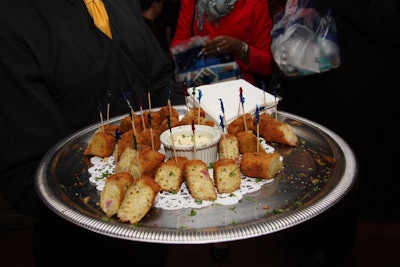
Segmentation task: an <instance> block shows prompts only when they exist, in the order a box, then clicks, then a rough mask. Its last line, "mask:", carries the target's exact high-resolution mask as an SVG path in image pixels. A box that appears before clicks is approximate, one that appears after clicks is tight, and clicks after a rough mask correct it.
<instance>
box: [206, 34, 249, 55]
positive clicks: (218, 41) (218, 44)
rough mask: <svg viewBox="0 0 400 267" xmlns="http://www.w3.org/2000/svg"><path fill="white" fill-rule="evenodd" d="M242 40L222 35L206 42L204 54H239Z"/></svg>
mask: <svg viewBox="0 0 400 267" xmlns="http://www.w3.org/2000/svg"><path fill="white" fill-rule="evenodd" d="M241 49H242V41H241V40H239V39H236V38H233V37H230V36H225V35H220V36H217V37H215V38H214V39H212V40H210V41H208V42H206V43H205V44H204V47H203V49H202V52H203V54H204V55H214V54H226V53H233V54H236V55H239V54H240V52H241Z"/></svg>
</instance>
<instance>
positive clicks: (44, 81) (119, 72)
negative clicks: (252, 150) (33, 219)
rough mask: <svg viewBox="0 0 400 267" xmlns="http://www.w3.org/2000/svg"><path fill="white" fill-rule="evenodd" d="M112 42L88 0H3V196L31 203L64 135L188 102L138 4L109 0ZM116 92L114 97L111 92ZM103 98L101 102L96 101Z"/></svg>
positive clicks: (0, 118) (0, 15)
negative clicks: (39, 169)
mask: <svg viewBox="0 0 400 267" xmlns="http://www.w3.org/2000/svg"><path fill="white" fill-rule="evenodd" d="M104 4H105V6H106V9H107V12H108V16H109V20H110V24H111V30H112V34H113V40H110V39H109V38H108V37H107V36H105V35H104V34H103V33H102V32H101V31H100V30H98V29H97V28H96V26H95V25H94V23H93V20H92V18H91V17H90V15H89V13H88V12H87V9H86V7H85V4H84V2H83V0H58V1H54V0H0V84H1V89H0V92H1V95H0V123H1V125H2V130H1V131H0V144H1V149H0V151H1V152H0V156H1V161H0V190H1V191H0V193H1V194H2V195H3V196H4V197H5V198H6V199H7V200H8V201H9V202H10V203H11V204H12V205H13V206H14V207H16V208H19V207H22V206H24V207H28V208H29V205H30V204H32V205H33V203H34V202H33V201H32V200H31V198H32V197H33V196H35V194H34V191H33V177H34V172H35V169H36V166H37V164H38V162H39V160H40V159H41V157H42V156H43V155H44V153H45V152H46V151H47V150H48V149H49V148H50V147H51V146H52V145H54V144H55V143H56V142H57V141H59V140H60V139H61V138H63V137H65V136H67V135H68V134H71V133H72V132H74V131H77V130H79V129H81V128H82V127H84V126H87V125H88V124H91V123H95V122H99V120H100V117H99V111H98V108H99V107H102V113H103V114H104V117H105V116H106V103H107V102H109V103H110V116H111V117H112V116H115V115H119V114H123V113H127V112H128V108H127V104H126V101H125V100H124V98H123V96H122V90H123V91H125V92H131V93H132V99H133V103H132V104H133V105H134V108H135V109H136V110H137V109H139V103H140V102H141V103H142V105H143V108H147V107H148V101H147V99H148V97H147V92H150V96H151V105H152V107H158V106H163V105H166V104H167V98H168V88H171V90H172V93H171V103H172V104H173V105H174V104H183V103H184V98H183V92H180V91H181V90H180V89H179V88H178V87H177V86H176V84H174V83H173V81H174V69H173V65H171V62H170V61H169V60H168V59H167V58H166V56H165V54H164V53H163V51H162V50H161V48H160V46H159V45H158V43H157V41H156V39H155V38H154V36H153V34H152V33H151V31H150V30H149V29H148V27H147V26H146V24H145V23H144V22H143V19H142V15H141V10H140V5H139V1H137V0H118V1H111V0H104ZM108 92H111V100H110V98H109V97H107V93H108ZM99 102H100V103H101V105H99Z"/></svg>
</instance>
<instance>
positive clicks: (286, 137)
mask: <svg viewBox="0 0 400 267" xmlns="http://www.w3.org/2000/svg"><path fill="white" fill-rule="evenodd" d="M259 129H260V136H261V137H263V138H264V139H265V141H267V142H276V143H280V144H285V145H289V146H297V143H298V138H297V135H296V134H295V133H294V132H293V129H292V127H291V126H290V125H289V124H287V123H284V122H279V121H277V120H275V118H273V117H272V116H271V115H269V114H267V113H263V114H261V115H260V120H259Z"/></svg>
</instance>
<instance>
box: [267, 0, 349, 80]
mask: <svg viewBox="0 0 400 267" xmlns="http://www.w3.org/2000/svg"><path fill="white" fill-rule="evenodd" d="M271 37H272V44H271V49H272V55H273V57H274V59H275V61H276V63H277V65H278V67H279V68H280V69H281V71H282V72H283V73H284V74H285V75H286V76H306V75H311V74H316V73H321V72H326V71H329V70H331V69H334V68H337V67H339V66H340V65H341V58H340V49H339V46H338V43H337V32H336V24H335V19H334V17H333V16H332V13H331V11H328V13H327V14H326V15H323V16H321V14H320V13H319V12H318V11H317V10H316V9H315V2H314V1H313V0H288V1H287V2H286V6H285V9H284V10H283V11H282V12H280V13H278V14H277V15H276V16H275V18H274V26H273V28H272V31H271Z"/></svg>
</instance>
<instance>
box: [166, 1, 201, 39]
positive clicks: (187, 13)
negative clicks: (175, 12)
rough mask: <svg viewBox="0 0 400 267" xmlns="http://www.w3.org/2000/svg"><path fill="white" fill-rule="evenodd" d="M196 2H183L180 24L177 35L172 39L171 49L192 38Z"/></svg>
mask: <svg viewBox="0 0 400 267" xmlns="http://www.w3.org/2000/svg"><path fill="white" fill-rule="evenodd" d="M195 3H196V1H194V0H182V1H181V6H180V10H179V16H178V23H177V26H176V30H175V35H174V37H173V38H172V42H171V47H173V46H175V45H177V44H179V43H181V42H182V41H184V40H187V39H189V38H190V37H192V36H191V28H192V18H193V10H194V8H195ZM193 26H194V25H193Z"/></svg>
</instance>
